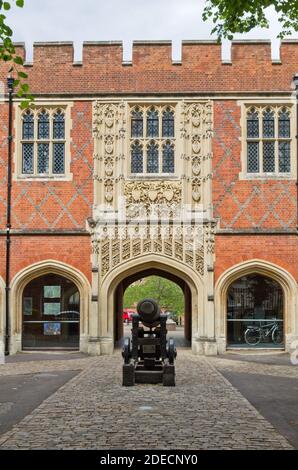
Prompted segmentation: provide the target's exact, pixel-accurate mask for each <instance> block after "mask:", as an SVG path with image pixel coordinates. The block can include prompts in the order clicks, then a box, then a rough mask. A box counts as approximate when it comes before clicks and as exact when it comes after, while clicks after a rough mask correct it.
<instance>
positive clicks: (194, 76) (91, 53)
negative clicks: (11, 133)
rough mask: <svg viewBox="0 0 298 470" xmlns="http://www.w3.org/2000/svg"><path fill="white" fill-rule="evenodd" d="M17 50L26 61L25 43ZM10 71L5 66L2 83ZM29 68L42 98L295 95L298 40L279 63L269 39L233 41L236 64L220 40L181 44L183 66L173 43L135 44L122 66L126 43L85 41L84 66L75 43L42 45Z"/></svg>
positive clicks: (0, 68)
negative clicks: (225, 54) (174, 57)
mask: <svg viewBox="0 0 298 470" xmlns="http://www.w3.org/2000/svg"><path fill="white" fill-rule="evenodd" d="M16 46H17V51H18V53H19V54H20V55H21V56H22V57H23V58H24V60H26V51H25V45H24V44H23V43H18V44H16ZM8 68H9V66H8V64H3V63H2V64H1V65H0V73H1V79H5V77H6V75H7V71H8ZM25 70H26V72H27V73H28V75H29V83H30V85H31V89H32V92H33V93H34V94H37V95H38V94H40V95H44V94H47V95H51V94H59V95H64V94H66V95H67V94H79V95H80V94H81V95H86V94H87V95H88V94H89V95H90V94H96V93H103V94H104V93H107V94H111V93H167V94H169V93H216V92H221V93H225V92H227V93H235V92H236V93H237V92H250V93H253V92H279V91H280V92H290V91H291V87H292V79H293V76H294V74H295V73H297V72H298V42H297V40H285V41H282V42H281V47H280V61H272V59H271V43H270V41H267V40H258V41H256V40H252V41H251V40H250V41H249V40H245V41H239V40H237V41H232V45H231V61H223V60H222V58H221V45H220V44H218V43H217V41H212V40H209V41H192V40H191V41H182V60H181V62H180V61H173V60H172V44H171V41H134V43H133V50H132V61H131V62H123V45H122V42H121V41H109V42H103V41H100V42H84V43H83V56H82V62H74V47H73V43H72V42H47V43H44V42H43V43H35V44H34V52H33V62H32V63H26V64H25Z"/></svg>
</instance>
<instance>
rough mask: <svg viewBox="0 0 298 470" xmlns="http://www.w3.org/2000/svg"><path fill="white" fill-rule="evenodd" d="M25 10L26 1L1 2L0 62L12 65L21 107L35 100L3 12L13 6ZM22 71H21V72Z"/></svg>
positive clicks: (11, 70) (11, 68) (1, 0)
mask: <svg viewBox="0 0 298 470" xmlns="http://www.w3.org/2000/svg"><path fill="white" fill-rule="evenodd" d="M14 3H15V4H16V6H17V7H19V8H23V6H24V0H10V1H3V0H0V41H1V44H0V60H3V61H4V62H7V63H10V64H11V67H10V69H9V73H12V74H14V75H15V76H16V77H17V78H16V79H15V80H14V87H15V89H16V90H17V93H16V94H17V96H18V97H19V98H22V103H21V107H22V108H26V107H28V106H29V105H30V104H31V103H32V101H33V100H34V98H33V96H32V95H31V93H30V88H29V85H28V83H27V82H26V79H27V78H28V75H27V74H26V73H25V72H24V71H23V65H24V61H23V59H22V57H20V56H18V55H17V52H16V48H15V46H14V44H13V41H12V35H13V31H12V29H11V28H10V26H8V24H7V21H6V20H7V18H6V15H5V14H4V13H2V12H3V11H8V10H10V9H11V7H12V5H13V4H14ZM20 69H21V70H20Z"/></svg>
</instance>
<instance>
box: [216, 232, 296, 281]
mask: <svg viewBox="0 0 298 470" xmlns="http://www.w3.org/2000/svg"><path fill="white" fill-rule="evenodd" d="M215 251H216V263H215V279H216V280H217V279H218V278H219V276H220V275H221V274H222V273H223V272H224V271H225V270H226V269H228V268H230V267H231V266H234V265H235V264H238V263H241V262H243V261H247V260H250V259H255V258H258V259H262V260H265V261H269V262H271V263H275V264H277V265H279V266H281V267H283V268H284V269H286V270H287V271H288V272H289V273H291V274H292V275H293V276H294V278H295V279H297V281H298V237H297V236H296V235H216V243H215Z"/></svg>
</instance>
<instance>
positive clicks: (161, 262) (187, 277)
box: [99, 254, 204, 354]
mask: <svg viewBox="0 0 298 470" xmlns="http://www.w3.org/2000/svg"><path fill="white" fill-rule="evenodd" d="M148 270H153V271H154V272H155V273H157V272H158V271H160V272H163V273H167V274H168V275H169V276H173V277H174V278H175V279H181V280H182V281H183V282H185V283H186V285H187V286H188V288H189V290H190V293H191V298H192V302H191V310H192V311H191V324H192V332H191V337H192V343H193V341H194V339H195V338H197V335H198V331H200V332H202V331H203V328H204V321H203V308H204V305H203V299H204V293H203V288H204V286H203V281H202V279H201V277H200V276H199V275H198V274H197V273H195V272H194V271H193V270H191V269H190V268H188V267H186V266H185V265H182V264H181V263H179V262H178V261H176V260H172V259H165V258H164V257H162V256H158V255H152V254H150V255H148V256H142V257H140V258H139V259H135V260H129V261H127V262H125V263H122V264H121V265H119V266H117V267H116V268H115V269H113V270H112V271H110V272H109V273H108V274H107V276H106V277H105V278H104V279H103V281H102V284H101V286H100V295H99V304H100V306H101V312H100V322H99V331H100V337H101V354H110V353H111V352H112V351H113V346H114V344H113V343H114V310H115V308H114V307H115V305H114V302H115V292H116V289H117V287H118V286H119V284H120V283H121V282H123V281H124V280H125V279H127V278H131V277H133V276H134V275H136V276H137V275H138V276H140V275H141V274H142V273H143V272H148Z"/></svg>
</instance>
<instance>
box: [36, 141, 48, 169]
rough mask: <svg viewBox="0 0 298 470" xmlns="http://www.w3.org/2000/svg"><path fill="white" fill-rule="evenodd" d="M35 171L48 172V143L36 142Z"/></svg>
mask: <svg viewBox="0 0 298 470" xmlns="http://www.w3.org/2000/svg"><path fill="white" fill-rule="evenodd" d="M37 173H39V174H47V173H49V144H40V143H39V144H38V151H37Z"/></svg>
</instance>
